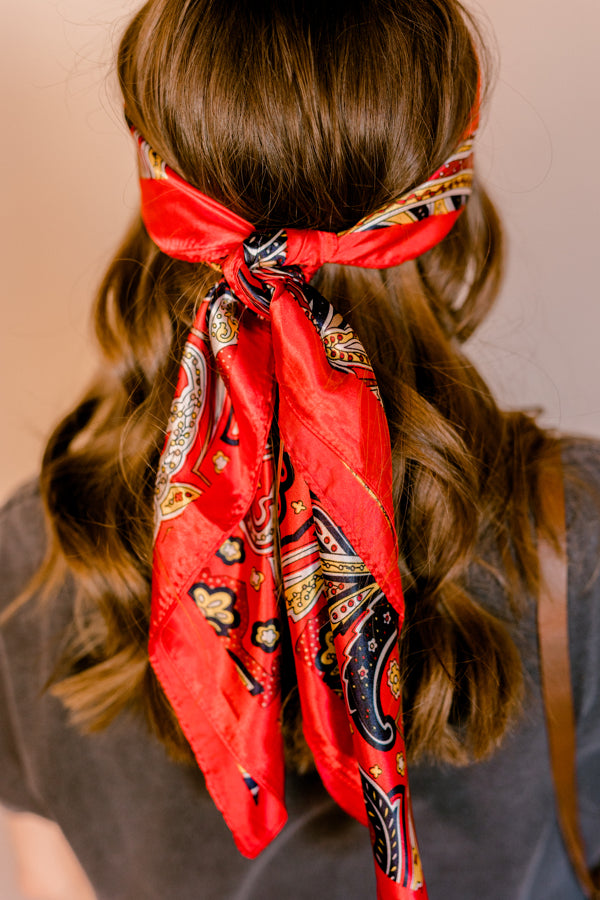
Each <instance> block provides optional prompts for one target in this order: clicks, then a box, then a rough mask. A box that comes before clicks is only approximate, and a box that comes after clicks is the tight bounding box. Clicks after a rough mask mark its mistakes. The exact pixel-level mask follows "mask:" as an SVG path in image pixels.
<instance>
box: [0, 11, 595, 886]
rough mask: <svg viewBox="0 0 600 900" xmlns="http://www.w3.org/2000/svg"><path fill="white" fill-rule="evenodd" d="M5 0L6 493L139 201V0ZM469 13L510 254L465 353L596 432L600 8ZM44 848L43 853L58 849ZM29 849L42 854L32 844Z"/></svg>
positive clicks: (66, 377) (523, 399) (1, 873)
mask: <svg viewBox="0 0 600 900" xmlns="http://www.w3.org/2000/svg"><path fill="white" fill-rule="evenodd" d="M2 3H3V9H2V13H3V14H2V30H1V34H0V83H1V84H2V88H1V93H0V104H1V105H0V116H1V118H0V121H1V122H2V125H3V128H2V143H3V147H4V151H3V153H4V164H3V179H2V201H1V204H0V303H1V323H2V324H1V327H0V341H1V347H0V381H1V385H2V391H1V396H0V403H1V404H2V407H1V417H2V422H3V435H2V436H3V439H2V442H1V444H0V495H1V496H2V497H6V496H7V495H8V494H9V493H10V491H11V490H12V489H13V488H14V487H15V486H16V485H17V484H19V483H20V482H22V481H23V480H25V479H27V478H29V477H31V476H33V475H34V474H35V473H36V471H37V469H38V467H39V461H40V455H41V451H42V447H43V443H44V439H45V436H46V435H47V433H48V430H49V428H50V427H51V425H52V424H53V422H55V421H56V419H57V418H58V416H59V415H61V414H62V413H64V412H65V411H66V410H67V409H68V408H69V406H70V405H71V404H72V403H73V401H74V400H75V399H76V397H77V395H78V394H79V393H80V391H81V390H82V388H83V386H84V384H85V382H86V380H87V379H88V377H89V376H90V374H91V373H92V371H93V367H94V350H93V342H92V340H91V337H90V328H89V325H88V318H89V310H90V305H91V301H92V297H93V294H94V290H95V288H96V285H97V284H98V281H99V279H100V277H101V274H102V272H103V269H104V267H105V266H106V263H107V262H108V260H109V258H110V256H111V254H112V252H113V251H114V249H115V247H116V245H117V243H118V242H119V240H120V236H121V234H122V233H123V230H124V228H125V225H126V223H127V222H128V221H129V219H130V218H131V217H132V216H133V214H134V211H135V209H136V205H137V181H136V172H135V166H134V156H133V148H132V145H131V141H130V138H129V137H128V134H127V133H126V130H125V128H124V127H123V121H122V113H121V108H120V102H119V99H118V97H117V94H116V91H115V87H114V79H113V77H112V57H113V52H114V48H115V46H116V43H117V41H118V37H119V35H120V33H121V31H122V29H123V27H124V24H125V22H126V21H127V19H128V17H129V15H130V13H131V12H132V11H133V10H134V9H135V8H137V6H138V5H139V3H138V2H137V0H136V2H133V0H121V2H116V0H20V2H19V3H18V4H17V3H14V2H11V0H2ZM467 5H468V6H469V8H471V9H473V10H474V12H475V13H476V15H477V16H478V18H479V19H480V20H481V21H483V23H484V30H485V31H486V32H487V33H488V35H489V36H490V39H491V40H492V41H495V42H496V46H497V50H498V57H499V65H498V73H497V82H496V86H495V91H494V94H493V97H492V100H491V103H490V106H489V108H488V109H487V110H486V111H485V113H484V118H483V122H484V127H483V129H482V133H481V135H480V138H479V141H478V144H479V148H478V154H477V156H478V164H479V169H480V173H481V174H482V175H483V178H484V180H485V182H486V184H487V186H488V188H489V190H490V192H491V194H492V196H493V198H494V200H495V201H496V203H497V205H498V206H499V208H500V211H501V213H502V215H503V218H504V222H505V225H506V230H507V237H508V250H509V259H508V270H507V276H506V280H505V285H504V289H503V292H502V295H501V297H500V300H499V302H498V305H497V307H496V309H495V311H494V313H493V315H492V316H491V318H490V320H489V321H488V323H486V325H485V326H484V327H483V328H482V330H481V332H480V333H479V334H478V335H476V337H475V338H474V339H473V340H472V341H471V343H470V345H469V347H470V352H471V356H472V357H473V359H474V360H475V361H476V362H477V364H478V365H479V366H480V367H481V369H482V371H483V373H484V374H485V376H486V377H487V378H488V380H489V381H490V382H491V384H492V385H493V386H494V387H495V389H496V391H497V393H498V394H499V396H500V398H501V399H502V401H503V403H504V404H505V405H508V406H526V407H536V408H541V409H543V410H544V413H543V419H544V421H545V422H546V423H549V424H551V425H554V426H557V427H560V428H562V429H563V430H568V431H571V432H577V433H584V434H591V435H596V436H598V437H600V395H599V394H600V392H599V388H598V383H599V375H600V362H599V352H598V334H599V333H600V304H599V302H598V301H599V299H600V297H599V290H598V284H597V281H598V278H599V276H598V257H599V255H600V250H599V238H600V233H599V231H600V229H599V227H598V210H599V209H600V178H599V176H598V161H597V157H598V147H599V146H600V120H599V118H598V115H597V112H598V106H599V99H598V85H599V84H600V55H599V54H598V48H597V35H598V33H599V32H600V5H599V4H598V2H597V0H571V2H570V4H569V5H568V8H567V7H564V6H562V7H558V6H557V5H555V4H549V3H547V2H542V0H480V2H475V0H470V2H469V3H468V4H467ZM553 10H555V12H553ZM559 12H560V15H559ZM494 36H495V37H494ZM4 828H5V825H4V823H3V820H2V817H1V815H0V896H1V897H2V898H4V900H20V898H21V896H23V895H22V894H20V893H19V892H18V891H17V888H16V884H15V873H14V858H13V856H12V853H11V850H10V848H9V844H8V843H7V841H6V835H5V831H4ZM55 837H56V835H55V833H54V832H52V833H51V835H50V837H49V838H48V840H49V841H50V844H48V845H47V846H50V847H55V844H53V843H52V841H53V840H54V839H55ZM37 839H38V840H39V841H41V843H40V845H39V846H40V848H41V849H40V851H39V852H40V854H42V853H43V842H44V837H43V835H42V836H40V835H39V834H38V835H37ZM53 854H54V850H52V851H51V856H52V855H53ZM47 871H48V872H50V869H47ZM48 879H49V883H50V881H51V875H50V874H49V875H48ZM33 890H34V888H33V887H31V888H30V893H29V896H31V895H32V894H31V891H33ZM53 890H54V888H53ZM69 891H71V893H70V894H69ZM73 891H75V893H74V894H73ZM48 896H52V897H54V898H56V900H71V897H75V898H76V900H83V898H84V897H87V896H88V895H87V893H86V890H85V888H84V887H81V886H79V887H77V886H76V887H75V888H67V887H62V888H61V887H60V885H59V887H57V888H56V889H55V893H53V894H50V893H49V894H48Z"/></svg>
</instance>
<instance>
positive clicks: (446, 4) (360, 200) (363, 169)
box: [119, 0, 478, 231]
mask: <svg viewBox="0 0 600 900" xmlns="http://www.w3.org/2000/svg"><path fill="white" fill-rule="evenodd" d="M119 76H120V81H121V87H122V91H123V95H124V98H125V104H126V111H127V115H128V116H129V118H130V119H131V120H132V121H133V123H134V124H135V125H136V126H137V127H138V129H139V130H140V131H141V132H142V134H144V136H145V137H146V138H147V140H148V141H149V142H150V143H151V145H152V146H153V147H154V148H155V149H156V150H157V151H158V153H159V154H160V155H161V156H163V158H164V159H166V160H167V161H168V162H169V164H170V165H172V167H173V168H175V169H176V170H177V171H178V172H179V173H180V174H181V175H183V177H184V178H185V179H186V180H187V181H189V182H191V183H192V184H194V185H195V186H196V187H198V188H200V190H202V191H204V192H205V193H207V194H209V195H211V196H212V197H214V198H216V199H218V200H219V201H221V202H222V203H224V204H226V205H227V206H228V207H229V208H231V209H233V210H234V211H235V212H237V213H239V214H241V215H242V216H244V217H245V218H246V219H248V220H249V221H250V222H252V223H253V224H255V225H257V226H260V225H262V224H268V225H273V226H286V225H287V226H297V227H298V226H300V227H308V228H320V229H323V230H332V231H340V230H342V229H343V228H346V227H349V226H351V225H353V224H354V223H355V222H356V221H357V220H358V219H359V218H361V217H362V216H363V215H364V214H365V213H366V212H369V211H371V210H374V209H376V208H378V207H379V206H381V205H383V204H384V203H386V202H389V201H390V200H391V199H394V198H395V197H397V196H398V195H399V194H400V193H402V192H403V191H405V190H407V189H408V188H410V187H412V186H413V185H416V184H419V183H420V182H423V181H425V180H426V178H427V177H428V176H429V175H430V174H431V173H432V172H433V171H434V170H435V169H436V168H437V167H438V166H439V165H441V163H442V162H443V161H444V160H445V159H447V157H448V156H449V155H450V154H451V152H452V151H453V149H454V148H455V147H456V145H457V143H458V141H459V138H460V136H461V135H462V134H463V132H464V131H465V128H466V127H467V124H468V122H469V118H470V116H471V114H472V111H473V107H474V105H475V102H476V94H477V82H478V62H477V58H476V55H475V50H474V45H473V38H472V35H471V33H470V30H469V28H468V27H467V24H466V21H465V18H464V14H463V13H462V11H461V9H460V6H459V4H457V3H456V2H454V0H333V2H330V3H327V4H326V5H324V4H323V3H321V2H304V0H272V2H264V0H150V2H149V3H147V4H146V5H145V6H144V7H143V9H142V10H141V11H140V13H139V14H138V15H137V16H136V18H135V19H134V21H133V22H132V23H131V25H130V27H129V28H128V30H127V32H126V34H125V36H124V38H123V41H122V44H121V49H120V54H119Z"/></svg>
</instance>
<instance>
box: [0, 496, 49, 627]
mask: <svg viewBox="0 0 600 900" xmlns="http://www.w3.org/2000/svg"><path fill="white" fill-rule="evenodd" d="M46 544H47V537H46V525H45V520H44V511H43V504H42V498H41V494H40V487H39V481H38V480H37V479H32V480H31V481H28V482H26V483H25V484H23V485H21V486H20V487H19V488H17V489H16V490H15V491H14V492H13V493H12V494H11V496H9V498H8V500H6V501H5V503H4V505H3V506H2V507H1V508H0V572H2V579H1V581H0V585H1V586H0V610H2V609H3V608H4V607H5V606H6V605H7V604H8V603H10V602H11V600H13V599H14V598H15V597H16V596H18V594H19V593H20V592H21V591H22V590H23V588H24V587H25V586H26V584H27V583H28V582H29V580H30V578H31V577H32V576H33V575H34V574H35V572H36V571H37V569H38V568H39V566H40V564H41V562H42V560H43V558H44V554H45V551H46Z"/></svg>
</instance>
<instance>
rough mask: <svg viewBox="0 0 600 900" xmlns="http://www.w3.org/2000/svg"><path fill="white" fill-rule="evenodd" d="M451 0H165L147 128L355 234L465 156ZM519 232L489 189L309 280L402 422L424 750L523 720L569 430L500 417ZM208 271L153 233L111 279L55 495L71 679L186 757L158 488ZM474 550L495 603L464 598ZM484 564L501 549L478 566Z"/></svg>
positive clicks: (141, 48)
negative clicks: (433, 238)
mask: <svg viewBox="0 0 600 900" xmlns="http://www.w3.org/2000/svg"><path fill="white" fill-rule="evenodd" d="M485 60H486V55H485V50H484V48H483V46H482V44H481V42H480V41H479V38H478V36H477V31H476V28H475V26H474V24H473V22H472V21H471V20H470V19H469V17H468V15H467V14H466V13H465V11H464V10H463V9H462V7H461V6H460V4H459V3H458V2H456V0H332V2H331V3H329V4H327V7H326V10H324V9H323V7H322V4H320V3H314V4H313V3H306V2H304V0H281V2H280V0H271V2H268V3H266V2H264V0H244V2H238V0H150V2H148V3H147V4H146V5H145V6H144V7H143V9H142V10H141V11H140V12H139V13H138V14H137V15H136V16H135V18H134V19H133V21H132V22H131V24H130V25H129V27H128V28H127V30H126V32H125V34H124V37H123V39H122V42H121V47H120V51H119V58H118V72H119V78H120V84H121V89H122V92H123V97H124V100H125V106H126V112H127V116H128V118H129V119H130V120H131V121H132V122H133V123H134V124H135V125H136V126H137V127H138V128H139V129H140V131H141V132H142V133H143V134H144V135H145V137H146V138H147V139H148V140H149V141H150V143H151V144H152V146H153V147H154V148H155V149H156V150H157V152H158V153H159V154H160V155H161V156H162V157H163V158H164V159H166V160H167V161H168V163H169V164H170V165H171V166H172V167H173V168H174V169H175V170H176V171H178V172H179V173H180V174H181V175H182V176H183V177H184V178H185V179H186V180H188V181H189V182H191V183H192V184H194V185H195V186H196V187H198V188H200V189H201V190H202V191H204V192H205V193H208V194H210V195H211V196H213V197H215V198H216V199H217V200H219V201H221V202H222V203H224V204H226V205H227V206H228V207H229V208H231V209H232V210H234V211H235V212H237V213H239V214H240V215H242V216H244V217H245V218H246V219H248V220H249V221H251V222H253V223H254V224H255V225H256V226H258V227H260V226H266V227H274V226H279V225H282V226H292V227H294V226H295V227H307V228H311V227H312V228H319V229H324V230H334V231H340V230H342V229H344V228H345V227H348V226H350V225H352V224H354V223H355V222H356V221H357V220H358V219H359V218H360V217H362V216H363V215H365V214H366V213H368V212H370V211H373V210H375V209H377V208H378V207H379V206H381V205H382V204H383V203H385V202H388V201H389V200H390V199H393V198H394V197H396V196H398V195H399V194H402V193H403V192H405V191H406V190H407V189H409V188H410V187H411V186H413V185H416V184H418V183H420V182H422V181H424V180H425V179H426V178H427V176H428V175H430V174H431V173H432V172H433V171H435V169H436V168H438V167H439V165H441V163H442V162H443V161H444V160H445V159H446V158H447V157H448V156H449V155H450V153H451V152H452V150H453V149H454V148H455V146H456V145H457V142H458V140H459V138H460V136H461V134H462V133H463V132H464V130H465V127H466V125H467V123H468V121H469V118H470V116H471V114H472V110H473V107H474V104H475V103H476V97H477V85H478V77H479V75H480V73H482V84H483V92H485V84H486V78H485V75H486V63H485ZM501 243H502V242H501V232H500V227H499V224H498V220H497V217H496V214H495V211H494V209H493V207H492V205H491V203H490V202H489V200H488V199H487V197H486V195H485V193H484V191H483V190H482V188H481V187H480V186H479V185H476V189H475V192H474V195H473V197H472V199H471V200H470V202H469V204H468V206H467V209H466V211H465V212H464V214H463V215H462V216H461V218H460V219H459V221H458V224H457V225H456V226H455V228H454V229H453V231H452V232H451V234H450V235H449V237H448V238H447V239H446V240H444V241H443V242H442V243H441V244H440V245H439V246H437V247H436V248H434V249H433V250H431V251H430V252H429V253H427V254H425V255H424V256H422V257H421V258H420V259H418V260H417V261H415V262H413V263H407V264H405V265H403V266H401V267H399V268H397V269H393V270H387V271H381V272H379V271H366V270H358V269H352V268H349V267H348V268H343V267H334V266H325V267H323V269H322V270H321V271H320V272H319V273H318V274H317V276H316V278H315V284H316V285H317V287H318V289H319V290H321V291H322V292H323V293H324V294H325V296H327V297H328V298H329V299H330V300H331V301H332V302H333V303H334V305H335V306H336V307H337V308H338V309H339V311H340V312H342V313H343V314H344V315H345V316H346V317H347V318H348V319H349V320H350V321H351V322H352V324H353V326H354V328H355V329H356V331H357V332H358V334H359V336H360V337H361V339H362V341H363V342H364V344H365V345H366V348H367V351H368V353H369V356H370V358H371V361H372V364H373V367H374V370H375V373H376V376H377V380H378V383H379V386H380V390H381V394H382V397H383V402H384V405H385V409H386V413H387V416H388V421H389V427H390V434H391V439H392V448H393V466H394V495H395V503H396V510H397V527H398V534H399V538H400V566H401V572H402V577H403V584H404V589H405V594H406V603H407V623H406V627H405V629H404V631H403V636H402V648H401V649H402V656H403V660H404V676H405V680H404V685H405V708H406V719H405V723H406V734H407V740H408V747H409V752H410V754H411V755H412V756H413V757H416V756H419V755H430V756H433V757H435V758H438V759H443V760H447V761H451V762H454V763H464V762H467V761H468V760H470V759H472V758H479V757H481V756H483V755H485V754H487V753H489V752H490V751H491V750H492V749H493V748H494V747H495V746H496V745H497V743H498V742H499V740H500V739H501V738H502V736H503V734H504V733H505V731H506V728H507V725H508V723H509V721H510V720H511V718H512V717H513V715H514V713H515V711H516V709H517V708H518V703H519V697H520V694H521V690H522V684H523V677H522V671H521V661H520V658H519V654H518V652H517V649H516V646H515V642H514V640H513V637H512V634H511V627H513V626H514V623H515V621H516V620H517V618H518V612H519V604H518V603H517V600H516V598H517V597H519V596H521V595H522V594H523V593H524V591H525V592H527V591H529V592H531V590H532V589H533V588H534V587H535V582H536V577H537V576H536V572H537V564H536V553H535V544H534V539H533V531H532V516H531V513H532V511H533V513H534V518H535V510H536V508H537V503H536V482H537V471H538V468H539V465H540V464H541V461H542V459H543V457H544V455H545V453H546V451H547V449H548V447H549V446H550V443H551V441H550V439H549V438H547V437H546V436H545V435H544V433H543V432H542V431H540V429H539V428H538V427H537V426H536V424H535V422H534V421H533V420H532V419H531V418H529V417H528V416H526V415H524V414H521V413H505V412H502V411H501V410H499V409H498V407H497V405H496V403H495V402H494V400H493V398H492V396H491V394H490V392H489V390H488V388H487V387H486V385H485V383H484V382H483V380H482V378H481V377H480V376H479V374H478V373H477V372H476V370H475V369H474V367H473V366H472V364H471V363H470V362H469V360H468V359H467V358H466V356H465V355H464V353H463V351H462V349H461V344H462V342H463V341H464V340H465V339H466V338H467V337H468V336H469V335H470V334H471V333H472V331H473V329H474V328H475V327H476V326H477V325H478V324H479V322H480V321H481V319H482V318H483V317H484V315H485V314H486V312H487V311H488V310H489V308H490V306H491V304H492V302H493V299H494V297H495V294H496V291H497V287H498V283H499V278H500V273H501V249H502V248H501ZM214 278H215V274H214V272H212V271H211V270H210V269H208V268H206V267H204V266H202V265H190V264H186V263H183V262H177V261H174V260H171V259H169V258H167V257H166V256H164V255H163V254H162V253H161V252H160V251H159V250H158V249H157V248H156V246H154V245H153V243H152V242H151V241H150V239H149V238H148V236H147V234H146V232H145V230H144V228H143V226H142V225H141V223H140V222H136V223H135V224H134V225H133V227H132V229H131V231H130V233H129V235H128V236H127V238H126V239H125V241H124V243H123V245H122V247H121V248H120V250H119V251H118V253H117V255H116V257H115V259H114V261H113V263H112V265H111V266H110V268H109V270H108V272H107V274H106V277H105V279H104V282H103V284H102V286H101V288H100V292H99V297H98V301H97V307H96V330H97V335H98V340H99V344H100V347H101V350H102V366H101V371H100V374H99V377H98V379H97V381H96V382H95V383H94V384H93V385H92V386H91V387H90V389H89V391H88V392H87V394H86V395H85V397H84V398H83V400H82V401H81V403H80V404H79V405H78V406H77V407H76V408H75V410H73V412H72V413H70V414H69V415H68V416H67V417H66V418H65V419H64V420H63V421H62V422H61V423H60V424H59V426H58V427H57V429H56V431H55V432H54V434H53V435H52V437H51V439H50V441H49V443H48V447H47V450H46V454H45V457H44V463H43V471H42V490H43V496H44V500H45V504H46V509H47V513H48V517H49V521H50V523H51V528H52V534H53V542H52V546H51V551H50V555H49V557H48V560H47V562H46V566H45V568H44V570H43V574H44V577H47V576H50V575H52V574H53V573H54V574H55V575H56V573H57V572H58V570H59V567H60V566H61V565H62V566H64V564H65V563H66V565H67V566H68V568H70V569H71V570H72V572H73V573H74V576H75V579H76V583H77V587H78V595H77V606H76V615H75V619H74V624H73V629H72V633H71V635H70V639H69V644H68V647H67V650H66V652H65V654H64V656H63V658H62V662H61V665H60V667H59V670H58V674H57V679H56V682H57V683H56V684H55V687H54V690H55V692H57V693H59V695H60V696H61V697H62V698H63V700H64V702H65V703H66V704H67V705H68V706H69V708H70V709H71V711H72V713H73V716H74V718H75V720H76V721H78V722H79V723H81V724H84V725H87V726H90V727H102V726H104V725H105V724H107V722H108V721H110V719H111V718H112V717H113V716H114V715H115V714H117V713H118V712H119V711H120V710H121V709H123V708H124V707H125V706H130V705H134V706H135V705H137V706H139V707H140V708H141V709H142V710H143V712H144V714H145V716H146V718H147V720H148V722H149V723H150V724H151V725H152V727H153V728H154V729H155V731H156V732H157V733H158V734H159V736H160V737H161V739H162V740H163V741H164V742H165V744H166V745H167V747H168V748H169V749H170V750H172V751H173V752H176V751H177V750H178V749H179V750H183V751H185V746H186V745H185V740H184V738H183V736H182V735H181V733H180V732H179V730H178V727H177V723H176V721H175V719H174V716H173V714H172V711H171V710H170V708H169V706H168V704H167V702H166V700H165V698H164V696H163V694H162V692H161V690H160V688H159V687H158V686H157V684H156V682H155V680H154V677H153V675H152V673H151V670H150V668H149V665H148V657H147V649H146V642H147V633H148V617H149V584H150V577H151V553H152V548H151V535H152V521H151V509H152V493H153V484H154V477H155V472H156V466H157V461H158V457H159V453H160V449H161V446H162V443H163V440H164V434H165V426H166V422H167V418H168V413H169V405H170V401H171V397H172V394H173V391H174V387H175V379H176V373H177V368H178V364H179V358H180V355H181V352H182V346H183V342H184V340H185V337H186V335H187V332H188V330H189V328H190V326H191V324H192V321H193V318H194V313H195V310H196V308H197V305H198V303H199V302H200V301H201V300H202V298H203V297H204V295H205V293H206V290H207V289H208V286H209V285H210V283H211V282H212V281H214ZM480 557H481V558H483V557H484V558H485V560H486V562H485V565H486V566H488V568H489V567H491V566H492V564H494V565H495V568H494V571H495V573H496V577H497V578H498V579H499V581H500V583H501V586H502V587H503V589H504V590H505V592H506V596H507V600H508V602H507V604H506V610H505V613H504V614H503V615H502V616H501V615H499V614H495V613H493V612H492V611H491V610H490V609H487V608H486V607H485V606H484V605H482V604H481V603H480V602H479V601H478V600H477V599H476V598H475V597H474V596H473V595H472V594H471V593H470V592H469V589H468V573H469V572H471V571H472V569H473V566H475V565H476V564H477V563H478V562H479V561H480ZM482 565H483V563H482Z"/></svg>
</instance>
